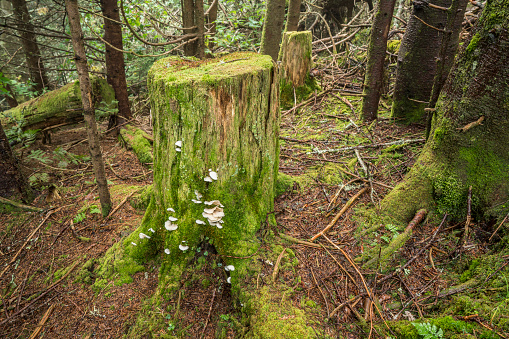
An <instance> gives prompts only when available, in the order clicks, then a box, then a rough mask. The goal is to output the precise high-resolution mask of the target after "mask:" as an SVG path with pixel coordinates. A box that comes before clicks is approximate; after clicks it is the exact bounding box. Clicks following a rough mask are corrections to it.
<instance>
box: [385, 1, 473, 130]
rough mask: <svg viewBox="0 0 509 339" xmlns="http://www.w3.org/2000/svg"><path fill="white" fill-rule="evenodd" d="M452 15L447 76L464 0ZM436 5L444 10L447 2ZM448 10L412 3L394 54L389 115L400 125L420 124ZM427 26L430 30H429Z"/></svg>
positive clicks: (429, 90) (462, 15)
mask: <svg viewBox="0 0 509 339" xmlns="http://www.w3.org/2000/svg"><path fill="white" fill-rule="evenodd" d="M459 2H461V5H460V7H459V8H457V11H455V12H454V13H453V15H454V18H453V20H454V21H455V23H454V25H452V31H451V32H450V33H448V34H450V35H451V37H450V39H448V42H447V47H446V53H445V54H446V55H445V65H444V72H443V73H444V74H445V75H447V73H448V71H449V69H450V67H451V65H452V61H453V60H454V54H455V53H456V50H457V47H458V38H459V33H460V30H461V23H462V21H463V17H464V13H465V8H466V6H467V3H468V0H460V1H459ZM433 4H434V5H436V6H440V7H443V8H448V7H449V6H451V4H452V1H451V0H437V1H435V2H434V3H433ZM447 13H448V11H445V10H442V9H437V8H433V7H429V6H427V5H426V3H423V2H414V3H413V10H412V15H411V17H410V20H409V21H408V27H407V29H406V31H405V35H404V37H403V40H402V42H401V47H400V49H399V53H398V71H397V76H396V85H395V88H394V96H393V104H392V116H393V117H395V118H398V121H400V122H403V123H413V122H424V119H425V112H424V108H426V107H428V104H429V100H430V95H431V90H432V88H433V82H434V77H435V74H436V70H437V58H438V57H439V52H440V45H441V42H442V40H443V39H442V38H443V34H444V32H443V31H444V30H445V29H446V26H447V25H446V23H447V17H448V14H447ZM430 26H431V27H430Z"/></svg>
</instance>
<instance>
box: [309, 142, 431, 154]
mask: <svg viewBox="0 0 509 339" xmlns="http://www.w3.org/2000/svg"><path fill="white" fill-rule="evenodd" d="M425 141H426V139H409V140H396V141H391V142H385V143H381V144H371V145H359V146H349V147H343V148H337V149H327V150H316V151H312V152H310V153H317V154H323V153H339V152H344V151H353V150H356V149H363V148H377V147H385V146H393V145H405V144H413V143H420V142H425Z"/></svg>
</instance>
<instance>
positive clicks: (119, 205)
mask: <svg viewBox="0 0 509 339" xmlns="http://www.w3.org/2000/svg"><path fill="white" fill-rule="evenodd" d="M136 192H138V190H136V191H132V192H131V193H130V194H129V195H128V196H127V197H125V198H124V200H122V202H121V203H120V204H118V206H117V207H115V209H114V210H113V211H111V213H110V214H108V216H107V217H106V218H111V217H112V216H113V214H115V213H116V212H117V211H118V209H119V208H120V207H122V206H123V205H124V204H125V202H126V201H127V199H129V198H130V197H132V196H133V194H134V193H136Z"/></svg>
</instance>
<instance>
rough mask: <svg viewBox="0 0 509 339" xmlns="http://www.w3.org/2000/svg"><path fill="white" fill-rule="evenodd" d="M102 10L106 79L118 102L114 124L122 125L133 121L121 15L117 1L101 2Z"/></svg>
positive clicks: (106, 0) (105, 0)
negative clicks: (126, 75)
mask: <svg viewBox="0 0 509 339" xmlns="http://www.w3.org/2000/svg"><path fill="white" fill-rule="evenodd" d="M101 10H102V14H103V16H104V17H106V18H109V19H111V20H107V19H104V40H106V41H107V42H108V43H109V44H111V46H113V47H115V48H116V49H115V48H113V47H111V46H110V45H109V44H105V45H106V77H107V80H108V84H110V85H111V87H113V90H114V91H115V99H116V100H117V101H118V115H114V116H113V117H112V118H113V119H114V120H115V121H114V124H110V125H115V126H118V125H122V124H124V123H125V122H126V121H128V120H131V119H132V114H131V107H130V106H129V95H128V94H127V82H126V78H125V64H124V53H122V52H120V51H119V50H122V49H123V45H122V26H121V25H120V13H119V8H118V3H117V0H101Z"/></svg>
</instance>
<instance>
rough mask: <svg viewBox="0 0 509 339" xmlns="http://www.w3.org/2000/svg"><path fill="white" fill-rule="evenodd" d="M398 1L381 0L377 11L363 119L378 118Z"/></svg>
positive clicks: (367, 74)
mask: <svg viewBox="0 0 509 339" xmlns="http://www.w3.org/2000/svg"><path fill="white" fill-rule="evenodd" d="M395 3H396V0H380V1H379V2H378V4H377V7H376V9H375V20H374V21H373V25H372V26H371V35H370V38H369V45H368V57H367V58H368V62H367V65H366V74H365V76H364V90H363V95H364V96H363V99H362V113H361V118H362V120H365V121H372V120H375V119H376V118H377V117H378V102H379V101H380V91H381V88H382V84H383V81H384V64H385V51H386V50H387V36H388V34H389V29H390V27H391V21H392V12H393V11H394V5H395Z"/></svg>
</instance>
